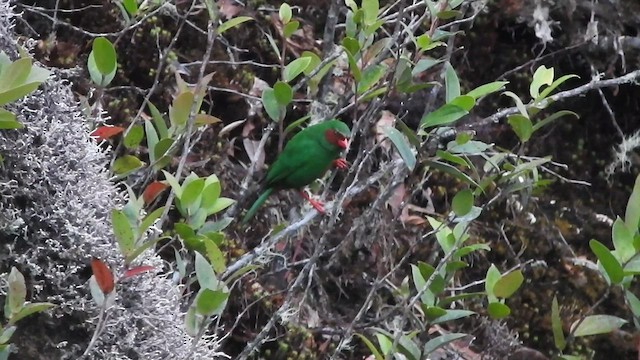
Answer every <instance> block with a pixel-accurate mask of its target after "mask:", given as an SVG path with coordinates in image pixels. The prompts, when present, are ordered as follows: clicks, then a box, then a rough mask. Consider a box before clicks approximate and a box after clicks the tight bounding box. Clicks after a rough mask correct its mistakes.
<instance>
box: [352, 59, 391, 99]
mask: <svg viewBox="0 0 640 360" xmlns="http://www.w3.org/2000/svg"><path fill="white" fill-rule="evenodd" d="M386 71H387V67H386V66H385V65H371V66H369V67H368V68H367V69H365V71H363V72H362V78H361V79H360V81H359V82H358V86H357V90H356V92H357V93H358V94H363V93H365V92H366V91H367V90H369V89H371V87H372V86H374V85H375V84H376V83H377V82H378V81H380V79H381V78H382V77H383V76H384V75H385V73H386Z"/></svg>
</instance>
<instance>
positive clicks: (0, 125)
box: [0, 108, 24, 130]
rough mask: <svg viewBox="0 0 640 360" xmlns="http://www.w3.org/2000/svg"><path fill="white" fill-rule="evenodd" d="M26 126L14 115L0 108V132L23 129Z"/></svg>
mask: <svg viewBox="0 0 640 360" xmlns="http://www.w3.org/2000/svg"><path fill="white" fill-rule="evenodd" d="M23 127H24V125H22V124H21V123H20V122H18V121H17V120H16V116H15V115H13V113H11V112H9V111H7V110H5V109H1V108H0V130H13V129H22V128H23Z"/></svg>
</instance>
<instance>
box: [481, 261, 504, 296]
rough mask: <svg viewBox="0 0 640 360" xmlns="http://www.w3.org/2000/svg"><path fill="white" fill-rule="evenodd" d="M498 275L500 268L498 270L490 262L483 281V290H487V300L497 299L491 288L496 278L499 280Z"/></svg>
mask: <svg viewBox="0 0 640 360" xmlns="http://www.w3.org/2000/svg"><path fill="white" fill-rule="evenodd" d="M500 277H501V274H500V270H498V268H497V267H496V266H495V265H494V264H491V266H490V267H489V270H487V276H486V277H485V281H484V290H485V291H486V292H487V297H488V298H489V302H496V301H497V300H498V298H497V297H496V295H495V292H494V290H493V289H494V287H495V285H496V283H497V282H498V280H500Z"/></svg>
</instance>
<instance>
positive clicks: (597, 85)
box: [465, 70, 640, 128]
mask: <svg viewBox="0 0 640 360" xmlns="http://www.w3.org/2000/svg"><path fill="white" fill-rule="evenodd" d="M638 78H640V70H635V71H632V72H630V73H628V74H625V75H623V76H619V77H616V78H613V79H607V80H599V79H598V78H595V79H593V80H591V81H590V82H588V83H587V84H584V85H582V86H579V87H577V88H575V89H571V90H567V91H562V92H559V93H557V94H555V95H552V96H550V97H549V98H548V99H547V101H546V102H545V104H549V103H551V102H556V101H558V100H562V99H567V98H573V97H576V96H578V95H582V94H585V93H587V92H589V91H591V90H595V89H601V88H605V87H612V86H620V85H623V84H630V83H633V82H636V81H637V80H638ZM516 113H518V108H517V107H515V106H513V107H510V108H506V109H503V110H500V111H498V112H497V113H495V114H493V115H491V116H488V117H486V118H484V119H481V120H479V121H476V122H472V123H470V124H467V125H465V127H467V128H472V127H480V126H485V125H489V124H495V123H497V122H498V121H499V120H500V119H501V118H503V117H506V116H509V115H511V114H516Z"/></svg>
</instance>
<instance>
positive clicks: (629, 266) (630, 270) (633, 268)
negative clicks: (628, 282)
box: [623, 253, 640, 275]
mask: <svg viewBox="0 0 640 360" xmlns="http://www.w3.org/2000/svg"><path fill="white" fill-rule="evenodd" d="M623 272H624V275H636V274H640V253H638V254H636V255H635V256H634V257H632V258H631V259H630V260H629V261H628V262H627V263H626V264H624V269H623Z"/></svg>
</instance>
